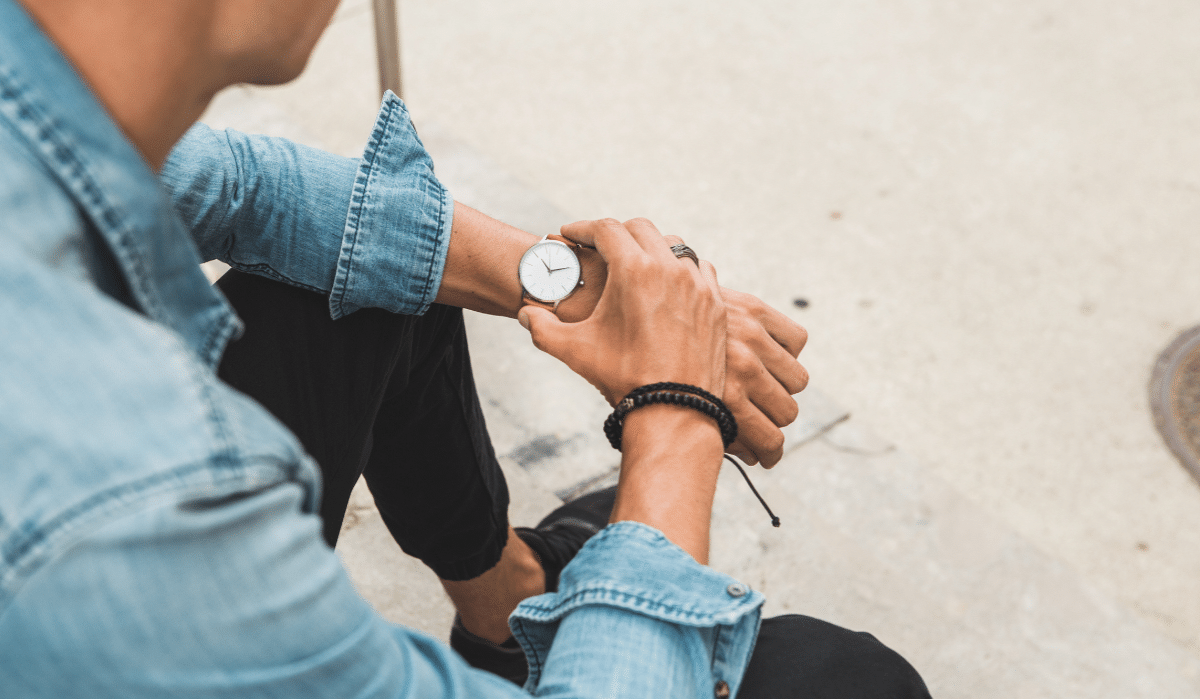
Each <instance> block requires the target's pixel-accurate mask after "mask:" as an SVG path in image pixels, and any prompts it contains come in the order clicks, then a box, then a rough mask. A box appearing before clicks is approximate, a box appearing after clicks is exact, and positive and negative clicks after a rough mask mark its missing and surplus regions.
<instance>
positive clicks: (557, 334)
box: [517, 306, 566, 360]
mask: <svg viewBox="0 0 1200 700" xmlns="http://www.w3.org/2000/svg"><path fill="white" fill-rule="evenodd" d="M517 322H518V323H520V324H521V325H522V326H524V328H525V330H527V331H529V335H530V337H531V338H532V339H533V344H534V346H535V347H536V348H537V349H538V350H541V351H542V352H545V353H548V354H550V355H553V356H554V357H557V358H558V359H560V360H561V359H563V358H562V356H561V353H562V352H563V349H564V348H563V340H564V338H563V326H565V325H566V324H565V323H563V322H562V321H561V320H559V318H558V316H555V315H554V312H552V311H550V310H549V309H543V308H542V307H540V306H523V307H521V310H520V311H518V312H517Z"/></svg>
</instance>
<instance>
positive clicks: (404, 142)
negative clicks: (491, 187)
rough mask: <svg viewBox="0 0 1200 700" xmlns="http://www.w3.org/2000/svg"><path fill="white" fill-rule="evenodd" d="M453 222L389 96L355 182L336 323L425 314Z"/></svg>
mask: <svg viewBox="0 0 1200 700" xmlns="http://www.w3.org/2000/svg"><path fill="white" fill-rule="evenodd" d="M453 220H454V198H453V197H451V196H450V193H449V192H448V191H447V190H446V188H445V187H443V186H442V183H441V182H439V181H438V179H437V178H436V177H435V176H434V174H433V160H432V159H431V158H430V157H429V154H428V153H427V152H426V151H425V146H424V144H422V143H421V139H420V138H418V137H417V132H416V129H414V128H413V125H412V121H411V120H410V119H409V116H408V110H407V109H406V108H405V107H404V103H403V102H401V101H400V98H398V97H396V95H395V94H393V93H392V92H390V91H389V92H388V93H387V94H386V95H384V98H383V105H382V107H381V108H380V111H379V116H378V117H377V118H376V120H375V128H374V129H373V130H372V131H371V138H370V140H369V141H367V146H366V149H365V150H364V151H363V157H362V160H361V161H360V162H359V166H358V172H357V174H356V175H355V178H354V189H353V192H352V194H351V197H350V209H349V211H348V213H347V214H346V228H345V230H344V232H343V235H342V246H341V251H340V254H339V256H338V261H337V270H336V273H335V276H334V280H333V289H332V290H331V292H330V295H329V311H330V313H331V314H332V316H333V318H335V319H336V318H341V317H342V316H345V315H346V314H349V313H352V312H354V311H357V310H358V309H361V308H365V307H378V308H382V309H386V310H388V311H392V312H394V313H401V314H423V313H425V311H426V310H427V309H428V308H429V305H430V304H432V303H433V300H434V298H435V297H436V296H437V292H438V288H439V287H440V286H441V283H442V271H443V270H444V269H445V265H446V251H447V249H448V248H449V246H450V228H451V225H452V224H453Z"/></svg>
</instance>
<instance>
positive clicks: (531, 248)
mask: <svg viewBox="0 0 1200 700" xmlns="http://www.w3.org/2000/svg"><path fill="white" fill-rule="evenodd" d="M546 246H561V247H562V248H563V250H565V251H567V253H569V254H570V255H571V257H572V258H574V259H575V267H576V270H577V273H578V277H577V278H576V280H575V281H574V282H572V284H571V285H570V287H568V288H567V291H566V293H565V294H563V295H562V296H560V297H558V298H556V299H543V298H541V297H539V296H537V295H536V294H534V293H533V292H531V291H529V288H528V287H527V286H526V285H525V279H524V277H523V276H522V274H521V268H522V267H524V265H525V261H526V260H527V259H529V256H531V255H533V254H534V252H535V251H537V250H539V249H542V248H544V247H546ZM517 279H518V280H520V282H521V292H522V294H523V295H524V296H525V297H527V298H529V299H532V300H534V301H536V302H540V303H542V304H553V305H554V309H555V310H556V311H557V310H558V305H559V303H560V302H561V301H562V300H563V299H566V298H567V297H569V296H571V295H572V294H574V293H575V290H576V289H579V288H580V287H582V286H583V266H582V264H581V263H580V261H579V256H578V255H576V254H575V251H574V250H572V249H571V246H569V245H567V244H566V243H563V242H562V241H557V240H552V239H551V238H549V236H548V235H546V236H542V240H540V241H538V242H537V243H534V244H533V245H531V246H529V249H528V250H526V251H525V254H524V255H522V256H521V261H520V262H519V263H517Z"/></svg>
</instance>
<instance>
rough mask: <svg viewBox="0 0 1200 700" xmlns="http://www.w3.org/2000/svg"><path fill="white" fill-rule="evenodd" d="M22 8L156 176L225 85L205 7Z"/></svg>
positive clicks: (83, 4) (102, 4)
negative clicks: (208, 43)
mask: <svg viewBox="0 0 1200 700" xmlns="http://www.w3.org/2000/svg"><path fill="white" fill-rule="evenodd" d="M21 1H22V3H23V4H24V5H25V7H26V9H27V10H28V11H29V13H30V14H31V15H32V16H33V17H34V19H36V20H37V21H38V23H39V24H41V26H42V29H43V30H44V31H45V32H46V33H47V34H48V35H49V36H50V38H51V39H52V40H53V41H54V42H55V44H57V45H58V47H59V49H60V50H61V51H62V52H63V54H64V55H66V57H67V59H68V60H70V61H71V63H72V64H73V65H74V66H75V69H76V70H77V71H79V73H80V75H81V76H82V77H83V79H84V81H85V82H87V84H88V86H89V87H91V89H92V91H93V92H94V93H95V94H96V96H97V98H98V99H99V101H100V103H101V104H103V105H104V107H105V109H107V110H108V112H109V114H110V115H111V116H112V118H113V120H114V121H115V122H116V123H117V125H118V126H119V127H120V128H121V130H122V131H124V132H125V135H126V137H128V138H129V140H130V141H131V142H132V143H133V145H134V146H135V147H136V148H137V149H138V151H140V152H141V154H142V156H143V157H144V158H145V159H146V162H147V163H148V164H149V165H150V167H151V168H153V169H154V170H155V171H157V170H159V169H160V168H161V167H162V165H163V163H164V161H166V159H167V155H168V154H169V153H170V152H171V148H172V146H174V144H175V142H176V141H178V140H179V138H180V137H182V136H183V134H184V132H186V131H187V130H188V128H189V127H190V126H191V125H192V124H193V123H194V122H195V121H196V119H198V118H199V117H200V114H201V113H202V112H203V111H204V109H205V107H206V106H207V105H208V103H209V101H210V100H211V99H212V97H213V95H214V94H216V91H217V90H218V89H219V88H220V87H221V86H222V85H223V84H224V83H223V82H222V81H221V77H222V76H220V75H219V74H217V73H216V71H214V70H213V69H215V68H218V66H215V65H213V64H214V63H215V62H214V61H206V60H205V59H206V58H207V57H206V56H204V55H203V54H202V50H203V47H204V46H205V42H204V38H205V35H204V32H205V31H207V28H208V27H209V26H210V20H211V18H210V17H205V16H204V13H203V10H202V9H197V10H193V11H192V12H180V5H183V4H187V5H188V6H189V7H195V8H202V7H203V4H202V3H175V2H169V1H163V2H160V1H159V0H155V2H142V1H139V2H122V1H120V0H116V1H103V0H83V1H71V0H66V1H58V2H44V1H40V0H21Z"/></svg>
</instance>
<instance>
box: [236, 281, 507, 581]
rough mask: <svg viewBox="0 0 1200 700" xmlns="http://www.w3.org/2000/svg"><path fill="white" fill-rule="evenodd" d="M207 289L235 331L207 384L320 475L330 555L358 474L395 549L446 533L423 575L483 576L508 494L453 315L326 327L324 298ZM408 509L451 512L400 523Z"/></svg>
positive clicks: (246, 287)
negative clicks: (285, 438)
mask: <svg viewBox="0 0 1200 700" xmlns="http://www.w3.org/2000/svg"><path fill="white" fill-rule="evenodd" d="M218 285H219V287H220V289H221V291H222V292H223V293H224V294H225V296H226V297H227V298H228V299H229V301H230V303H231V304H232V305H233V307H234V309H235V310H236V311H237V313H238V315H239V316H240V317H241V318H242V320H243V321H244V322H245V324H246V332H245V334H244V335H243V336H242V337H241V338H240V339H238V340H236V341H234V342H233V343H231V344H230V345H229V347H228V348H227V349H226V351H225V356H224V357H223V358H222V361H221V365H220V367H219V370H218V373H219V375H220V377H221V379H222V380H224V381H225V382H226V383H228V384H230V385H231V386H233V387H234V388H236V389H238V390H239V391H242V392H243V393H245V394H248V395H249V396H251V397H252V398H254V399H255V400H257V401H258V402H259V403H261V404H262V405H263V406H264V407H265V408H266V409H267V410H269V411H270V412H271V413H272V414H273V415H275V417H276V418H278V419H279V420H280V421H281V422H282V423H284V424H285V425H286V426H287V427H288V428H289V429H291V430H292V432H293V433H295V434H296V436H297V437H298V438H299V439H300V442H301V444H303V445H304V447H305V449H306V450H307V451H308V453H309V454H310V455H312V457H313V458H314V459H315V460H316V462H317V464H318V465H319V466H320V468H321V476H322V480H323V489H322V494H323V495H322V501H321V511H320V514H321V518H322V520H323V521H324V536H325V539H326V541H327V542H328V543H329V544H330V546H333V545H334V544H335V543H336V542H337V537H338V533H339V531H340V529H341V524H342V520H343V518H344V516H345V512H346V505H347V503H348V501H349V498H350V492H351V490H352V489H353V488H354V484H355V482H357V480H358V477H359V476H360V475H362V474H363V471H364V469H368V471H369V472H370V473H369V474H368V480H369V482H370V485H371V490H372V494H373V495H374V496H375V500H376V504H377V505H378V506H379V508H380V511H381V512H382V513H383V514H384V518H385V522H387V524H388V527H389V529H390V530H391V531H392V533H393V536H394V537H396V539H397V541H398V542H400V544H401V546H402V547H406V548H408V549H418V548H419V547H420V545H421V543H422V541H423V538H424V537H425V536H426V534H425V533H428V532H431V531H432V532H435V533H439V532H440V533H453V534H454V535H455V536H451V537H446V536H442V537H441V538H440V539H438V540H437V542H436V547H434V548H427V549H428V550H429V551H427V552H425V556H428V557H429V561H427V563H428V564H429V565H430V566H431V567H432V568H434V570H435V571H439V568H438V567H443V568H444V567H445V562H447V561H449V562H459V563H460V564H461V566H459V567H458V568H457V569H456V570H455V571H454V572H452V573H457V575H458V576H460V577H461V578H474V577H475V576H478V575H479V574H481V573H483V572H484V571H486V570H487V569H488V568H490V567H491V566H492V565H494V564H495V561H496V560H498V559H499V552H500V550H501V549H503V546H504V543H505V541H506V540H507V510H508V491H507V488H506V486H505V483H504V475H503V473H502V472H501V471H500V467H499V464H498V463H497V462H496V460H495V456H494V454H493V453H492V448H491V440H490V438H489V437H488V435H487V429H486V427H485V425H484V423H483V416H482V413H481V412H480V411H479V408H478V405H479V402H478V397H477V396H476V394H475V385H474V382H473V380H472V379H471V374H470V358H469V355H468V354H467V349H466V334H465V330H464V329H463V322H462V311H461V310H460V309H453V308H450V307H444V306H438V305H434V306H433V307H432V308H431V309H430V310H429V312H428V313H426V314H425V315H423V316H402V315H398V314H392V313H389V312H386V311H382V310H379V309H361V310H359V311H356V312H355V313H353V314H350V315H349V316H346V317H344V318H341V319H339V320H337V321H334V320H332V319H331V318H330V317H329V301H328V299H327V298H326V297H325V296H324V295H322V294H317V293H314V292H310V291H307V290H303V289H298V288H296V287H292V286H289V285H286V284H283V283H280V282H276V281H274V280H270V279H266V278H264V277H259V276H256V275H250V274H247V273H242V272H238V271H236V270H233V271H230V272H228V273H226V274H225V276H224V277H222V278H221V280H220V282H219V283H218ZM465 406H472V407H473V408H472V409H471V410H465V409H464V407H465ZM464 436H465V437H464ZM464 445H470V447H469V448H468V449H464ZM430 455H434V456H435V458H433V459H431V458H430ZM369 465H374V466H369ZM368 467H369V468H368ZM413 502H416V503H418V504H426V503H437V502H443V503H446V502H448V503H451V504H453V505H454V506H455V507H454V508H432V509H427V510H426V511H425V512H423V513H422V515H421V517H420V518H411V517H408V518H405V517H403V516H404V514H405V512H406V511H407V509H408V506H407V505H406V504H411V503H413ZM418 556H421V555H420V554H418ZM422 558H424V557H422ZM441 573H442V572H441V571H439V574H441Z"/></svg>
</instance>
